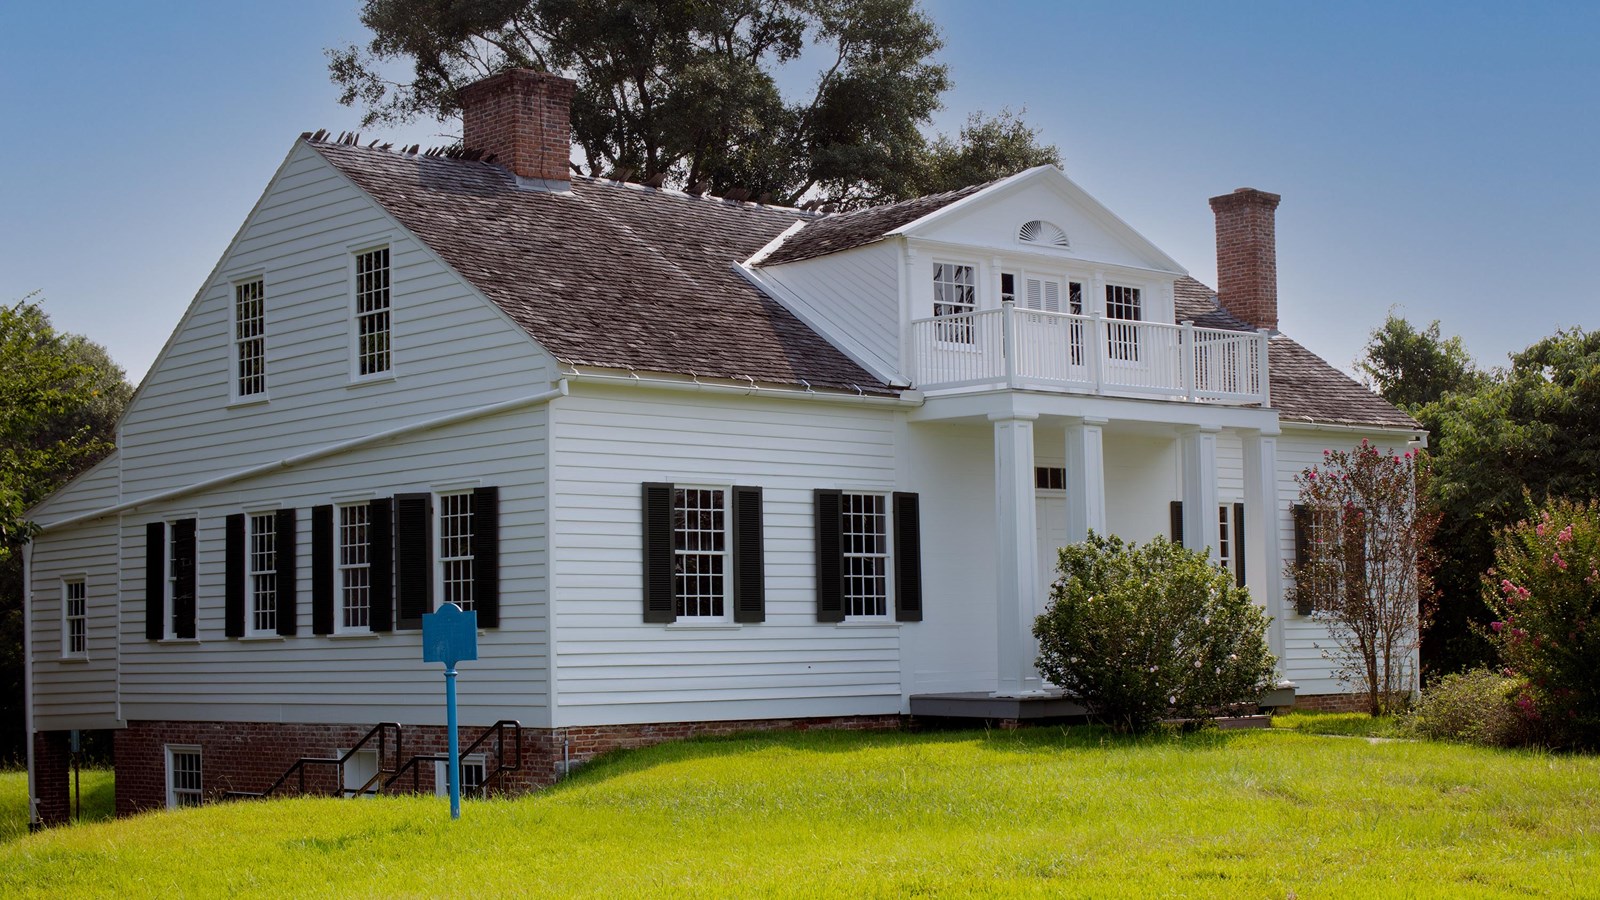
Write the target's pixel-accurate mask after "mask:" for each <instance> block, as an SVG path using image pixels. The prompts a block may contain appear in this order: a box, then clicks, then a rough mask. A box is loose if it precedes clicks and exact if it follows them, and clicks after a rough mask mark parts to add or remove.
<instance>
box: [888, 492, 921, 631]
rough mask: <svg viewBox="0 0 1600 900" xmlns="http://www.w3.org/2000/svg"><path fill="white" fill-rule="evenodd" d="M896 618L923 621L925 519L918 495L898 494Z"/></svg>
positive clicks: (895, 545) (895, 537) (895, 582)
mask: <svg viewBox="0 0 1600 900" xmlns="http://www.w3.org/2000/svg"><path fill="white" fill-rule="evenodd" d="M894 618H895V621H897V622H921V621H922V519H921V514H920V503H919V501H918V498H917V495H916V494H895V495H894Z"/></svg>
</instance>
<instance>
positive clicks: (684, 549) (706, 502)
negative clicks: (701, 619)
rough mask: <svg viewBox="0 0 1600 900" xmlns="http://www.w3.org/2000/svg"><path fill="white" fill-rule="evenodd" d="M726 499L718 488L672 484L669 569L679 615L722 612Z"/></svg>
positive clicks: (725, 577)
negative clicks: (673, 485) (670, 558)
mask: <svg viewBox="0 0 1600 900" xmlns="http://www.w3.org/2000/svg"><path fill="white" fill-rule="evenodd" d="M727 503H728V498H727V492H726V491H724V490H722V489H721V488H690V487H676V488H673V491H672V564H673V565H672V572H673V578H674V580H675V587H676V591H675V593H676V599H677V614H678V616H679V617H681V618H687V617H690V616H706V617H712V618H719V617H721V616H722V615H724V612H725V609H724V603H723V601H724V598H725V597H726V596H727V571H728V530H727Z"/></svg>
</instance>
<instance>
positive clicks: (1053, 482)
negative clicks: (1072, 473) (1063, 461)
mask: <svg viewBox="0 0 1600 900" xmlns="http://www.w3.org/2000/svg"><path fill="white" fill-rule="evenodd" d="M1033 486H1034V487H1035V488H1037V489H1038V490H1041V491H1064V490H1066V489H1067V470H1066V467H1065V466H1036V467H1034V470H1033Z"/></svg>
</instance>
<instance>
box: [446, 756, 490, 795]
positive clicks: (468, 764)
mask: <svg viewBox="0 0 1600 900" xmlns="http://www.w3.org/2000/svg"><path fill="white" fill-rule="evenodd" d="M473 767H476V768H477V770H478V784H479V785H482V784H483V783H484V782H485V781H488V780H489V758H488V756H487V755H485V754H482V753H474V754H472V755H470V756H463V757H461V796H463V797H465V796H467V791H468V788H467V770H468V769H469V768H473ZM449 776H450V761H449V760H448V759H436V760H434V761H433V793H434V796H436V797H448V796H450V781H449Z"/></svg>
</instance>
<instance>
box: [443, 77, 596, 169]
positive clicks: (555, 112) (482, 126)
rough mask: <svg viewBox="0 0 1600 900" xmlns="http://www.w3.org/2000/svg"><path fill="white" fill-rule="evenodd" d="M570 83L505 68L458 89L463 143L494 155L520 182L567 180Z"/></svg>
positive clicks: (570, 119)
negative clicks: (517, 176) (524, 179)
mask: <svg viewBox="0 0 1600 900" xmlns="http://www.w3.org/2000/svg"><path fill="white" fill-rule="evenodd" d="M572 88H573V83H572V81H571V80H570V79H566V78H562V77H561V76H559V75H551V74H548V73H546V72H535V71H533V70H532V69H509V70H507V71H504V72H501V73H500V74H498V75H491V76H490V77H488V78H485V79H483V80H482V81H476V82H473V83H472V84H469V85H467V86H466V87H464V88H462V89H461V120H462V121H461V125H462V128H461V145H462V146H463V147H465V148H466V149H468V150H483V151H485V152H487V153H493V154H494V155H495V162H496V163H498V164H500V165H502V166H505V167H506V168H508V169H510V170H511V171H512V172H514V173H516V174H517V175H519V176H521V177H523V178H536V179H540V180H543V181H546V182H558V183H559V186H563V187H564V186H565V185H566V184H567V183H568V182H569V181H571V178H570V176H569V175H568V174H567V173H568V166H569V165H570V163H571V159H572Z"/></svg>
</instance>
